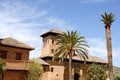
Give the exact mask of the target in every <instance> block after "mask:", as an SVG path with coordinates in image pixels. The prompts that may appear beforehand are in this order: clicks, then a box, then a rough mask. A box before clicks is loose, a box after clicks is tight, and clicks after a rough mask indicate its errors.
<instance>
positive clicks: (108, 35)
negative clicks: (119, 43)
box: [101, 12, 114, 80]
mask: <svg viewBox="0 0 120 80" xmlns="http://www.w3.org/2000/svg"><path fill="white" fill-rule="evenodd" d="M101 16H102V19H101V21H102V22H104V24H105V31H106V42H107V55H108V64H109V78H110V80H113V63H112V43H111V30H110V28H111V24H112V22H114V15H113V14H112V13H110V14H107V13H106V12H105V13H104V14H103V15H101Z"/></svg>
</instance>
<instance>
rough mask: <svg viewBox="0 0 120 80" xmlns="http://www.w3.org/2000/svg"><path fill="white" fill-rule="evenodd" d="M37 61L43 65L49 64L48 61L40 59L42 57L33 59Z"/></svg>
mask: <svg viewBox="0 0 120 80" xmlns="http://www.w3.org/2000/svg"><path fill="white" fill-rule="evenodd" d="M33 60H34V61H35V62H38V63H40V64H42V65H49V64H48V63H47V62H45V61H44V60H42V59H40V58H37V59H33Z"/></svg>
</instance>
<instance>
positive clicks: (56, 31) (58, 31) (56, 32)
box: [41, 29, 63, 37]
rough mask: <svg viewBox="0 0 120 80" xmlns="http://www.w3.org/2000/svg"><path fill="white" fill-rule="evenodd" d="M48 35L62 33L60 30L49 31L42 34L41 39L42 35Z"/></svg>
mask: <svg viewBox="0 0 120 80" xmlns="http://www.w3.org/2000/svg"><path fill="white" fill-rule="evenodd" d="M49 33H55V34H61V33H63V31H62V30H58V29H51V30H50V31H48V32H46V33H44V34H42V35H41V37H43V36H44V35H46V34H49Z"/></svg>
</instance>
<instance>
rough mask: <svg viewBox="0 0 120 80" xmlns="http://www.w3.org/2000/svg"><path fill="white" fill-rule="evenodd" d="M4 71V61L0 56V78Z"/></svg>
mask: <svg viewBox="0 0 120 80" xmlns="http://www.w3.org/2000/svg"><path fill="white" fill-rule="evenodd" d="M4 71H5V62H4V60H3V59H1V58H0V78H2V74H3V73H4Z"/></svg>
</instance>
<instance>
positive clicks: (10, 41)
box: [0, 37, 34, 50]
mask: <svg viewBox="0 0 120 80" xmlns="http://www.w3.org/2000/svg"><path fill="white" fill-rule="evenodd" d="M0 45H5V46H11V47H18V48H24V49H30V50H33V49H34V48H33V47H31V46H29V45H27V44H25V43H22V42H20V41H18V40H15V39H13V38H11V37H8V38H2V39H0Z"/></svg>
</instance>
